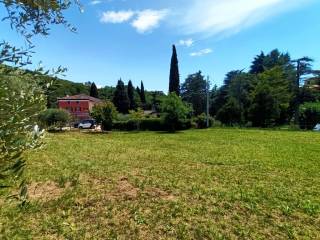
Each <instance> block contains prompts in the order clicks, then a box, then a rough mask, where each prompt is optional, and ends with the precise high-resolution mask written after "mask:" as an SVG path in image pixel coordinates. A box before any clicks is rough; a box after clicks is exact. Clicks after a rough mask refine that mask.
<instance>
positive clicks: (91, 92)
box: [90, 82, 99, 98]
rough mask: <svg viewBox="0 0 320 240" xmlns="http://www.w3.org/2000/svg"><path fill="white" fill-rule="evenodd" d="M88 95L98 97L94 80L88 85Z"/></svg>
mask: <svg viewBox="0 0 320 240" xmlns="http://www.w3.org/2000/svg"><path fill="white" fill-rule="evenodd" d="M90 96H91V97H95V98H98V97H99V93H98V88H97V86H96V84H95V83H94V82H93V83H92V84H91V86H90Z"/></svg>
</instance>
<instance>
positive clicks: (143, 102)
mask: <svg viewBox="0 0 320 240" xmlns="http://www.w3.org/2000/svg"><path fill="white" fill-rule="evenodd" d="M76 94H87V95H90V96H92V97H96V98H100V99H102V100H106V101H112V102H113V103H114V104H115V106H117V108H119V112H122V113H128V112H129V110H135V109H138V108H142V109H145V110H152V109H154V110H158V108H159V105H160V101H161V97H163V96H164V95H165V94H164V93H163V92H162V91H147V90H145V89H144V85H143V82H142V81H141V84H140V86H139V87H134V86H133V84H132V81H131V80H129V82H128V84H127V85H125V83H124V82H123V81H122V80H121V79H120V80H119V81H118V83H117V86H116V87H110V86H105V87H103V88H97V86H96V85H95V83H94V82H86V83H75V82H71V81H67V80H62V79H54V80H53V81H52V85H51V86H50V87H49V89H48V92H47V100H48V104H47V106H48V108H55V107H57V98H59V97H64V96H66V95H70V96H72V95H76Z"/></svg>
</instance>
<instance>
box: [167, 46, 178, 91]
mask: <svg viewBox="0 0 320 240" xmlns="http://www.w3.org/2000/svg"><path fill="white" fill-rule="evenodd" d="M172 92H175V93H176V94H177V95H178V96H179V95H180V76H179V66H178V57H177V50H176V46H175V45H173V46H172V57H171V66H170V77H169V93H172Z"/></svg>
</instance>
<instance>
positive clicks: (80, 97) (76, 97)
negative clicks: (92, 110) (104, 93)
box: [58, 94, 102, 102]
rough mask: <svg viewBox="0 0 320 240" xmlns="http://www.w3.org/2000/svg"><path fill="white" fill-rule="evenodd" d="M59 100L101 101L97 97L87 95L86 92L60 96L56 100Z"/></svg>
mask: <svg viewBox="0 0 320 240" xmlns="http://www.w3.org/2000/svg"><path fill="white" fill-rule="evenodd" d="M59 100H89V101H91V102H102V100H101V99H99V98H95V97H91V96H88V95H86V94H78V95H73V96H65V97H62V98H58V101H59Z"/></svg>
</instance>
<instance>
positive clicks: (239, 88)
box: [228, 72, 255, 125]
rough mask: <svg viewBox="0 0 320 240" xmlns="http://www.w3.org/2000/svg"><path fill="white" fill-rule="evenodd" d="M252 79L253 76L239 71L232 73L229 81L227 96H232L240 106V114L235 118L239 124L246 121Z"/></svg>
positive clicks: (253, 78) (253, 79)
mask: <svg viewBox="0 0 320 240" xmlns="http://www.w3.org/2000/svg"><path fill="white" fill-rule="evenodd" d="M254 81H255V76H253V75H251V74H248V73H243V72H239V73H237V74H235V75H234V77H233V78H232V80H231V81H230V83H229V87H228V98H233V99H234V100H235V101H236V102H237V106H239V108H240V111H241V116H240V118H239V119H237V120H238V121H237V123H238V124H240V125H243V124H244V123H245V122H246V121H247V115H248V112H247V109H248V108H249V105H250V92H251V89H252V85H253V82H254Z"/></svg>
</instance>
